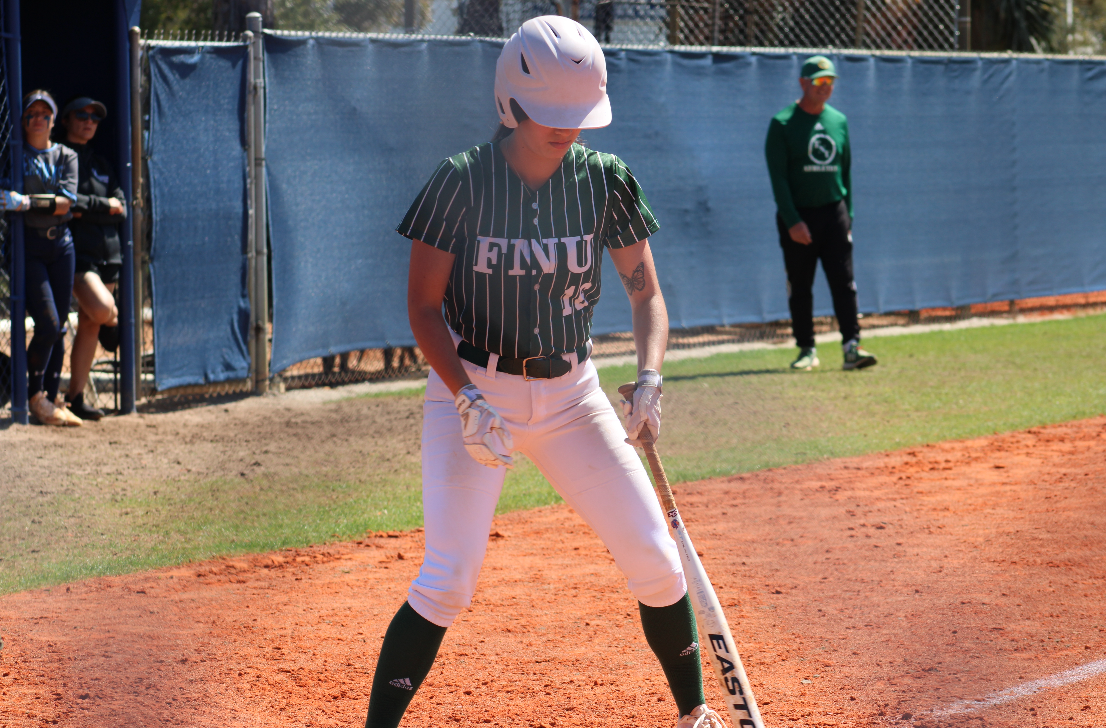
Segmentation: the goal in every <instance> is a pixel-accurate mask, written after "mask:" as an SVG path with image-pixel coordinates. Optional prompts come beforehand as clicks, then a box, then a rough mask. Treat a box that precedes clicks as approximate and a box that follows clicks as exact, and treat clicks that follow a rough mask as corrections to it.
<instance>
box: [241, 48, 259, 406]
mask: <svg viewBox="0 0 1106 728" xmlns="http://www.w3.org/2000/svg"><path fill="white" fill-rule="evenodd" d="M242 42H243V43H245V44H246V45H247V46H249V49H250V52H249V53H247V54H246V78H247V79H248V81H247V83H248V84H249V89H250V91H249V94H248V98H249V103H247V104H246V270H247V274H246V281H247V286H246V287H247V289H248V291H247V292H248V293H249V296H250V332H249V336H248V337H247V347H248V348H249V352H250V362H251V366H250V380H251V382H252V384H253V390H254V391H255V392H256V391H257V386H258V382H257V367H255V366H253V361H254V357H255V356H256V352H257V332H258V326H257V320H258V316H259V315H260V309H259V307H258V304H257V288H258V286H257V226H256V225H254V219H255V211H254V209H253V208H254V196H255V195H254V192H255V190H256V189H257V159H256V154H255V153H254V145H255V144H256V143H257V138H256V135H255V134H254V130H255V128H254V118H253V115H254V103H253V99H254V93H253V81H254V67H253V66H254V58H253V43H254V34H253V31H250V30H247V31H246V32H245V33H243V34H242Z"/></svg>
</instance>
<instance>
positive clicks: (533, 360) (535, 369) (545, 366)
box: [457, 339, 588, 379]
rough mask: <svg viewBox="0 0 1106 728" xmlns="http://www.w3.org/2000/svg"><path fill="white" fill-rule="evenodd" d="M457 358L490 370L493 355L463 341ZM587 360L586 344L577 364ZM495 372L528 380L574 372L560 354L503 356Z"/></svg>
mask: <svg viewBox="0 0 1106 728" xmlns="http://www.w3.org/2000/svg"><path fill="white" fill-rule="evenodd" d="M457 356H459V357H461V358H462V359H464V360H465V361H468V362H472V363H473V364H475V365H476V366H478V367H484V368H485V369H487V368H488V360H489V359H490V358H491V354H489V353H488V352H486V351H484V350H483V349H478V348H476V347H475V346H473V345H472V344H470V343H469V342H467V341H465V340H463V339H462V340H461V343H460V344H458V345H457ZM587 360H588V345H587V344H584V345H583V346H580V347H579V348H577V349H576V363H577V364H583V363H584V362H585V361H587ZM495 370H496V371H497V372H503V373H504V374H517V375H521V376H524V377H526V378H527V379H555V378H557V377H563V376H564V375H565V374H568V373H569V372H570V371H572V362H569V361H565V360H564V359H562V358H561V357H560V355H559V354H553V355H552V356H528V357H526V358H525V359H512V358H511V357H507V356H501V357H499V361H498V362H496V365H495Z"/></svg>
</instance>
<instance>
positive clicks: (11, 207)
mask: <svg viewBox="0 0 1106 728" xmlns="http://www.w3.org/2000/svg"><path fill="white" fill-rule="evenodd" d="M29 209H31V198H30V197H28V196H27V195H21V194H19V193H18V192H14V191H12V190H0V211H3V212H22V211H23V210H29Z"/></svg>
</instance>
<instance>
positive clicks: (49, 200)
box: [30, 195, 58, 215]
mask: <svg viewBox="0 0 1106 728" xmlns="http://www.w3.org/2000/svg"><path fill="white" fill-rule="evenodd" d="M30 198H31V209H32V210H34V211H35V212H46V213H49V214H51V215H53V214H54V211H56V210H57V209H58V198H57V197H55V196H54V195H30Z"/></svg>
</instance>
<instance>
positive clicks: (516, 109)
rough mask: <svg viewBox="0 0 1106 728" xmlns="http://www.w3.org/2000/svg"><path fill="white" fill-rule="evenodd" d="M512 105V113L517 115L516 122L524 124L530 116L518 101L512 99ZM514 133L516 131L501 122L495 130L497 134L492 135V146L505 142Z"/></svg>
mask: <svg viewBox="0 0 1106 728" xmlns="http://www.w3.org/2000/svg"><path fill="white" fill-rule="evenodd" d="M510 104H511V113H512V114H514V115H515V121H517V122H519V123H522V122H524V121H526V120H527V119H529V118H530V117H529V116H527V114H526V112H525V111H523V110H522V107H521V106H519V105H518V102H517V101H515V100H514V99H511V101H510ZM513 131H514V129H512V128H511V127H509V126H507V125H506V124H504V123H503V122H502V121H501V122H499V127H498V128H497V129H496V130H495V134H493V135H492V144H495V143H496V142H501V141H503V140H504V139H506V138H507V137H509V136H511V132H513Z"/></svg>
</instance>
